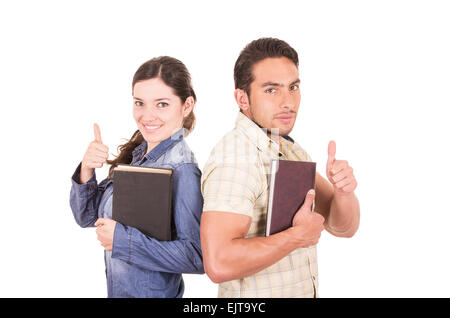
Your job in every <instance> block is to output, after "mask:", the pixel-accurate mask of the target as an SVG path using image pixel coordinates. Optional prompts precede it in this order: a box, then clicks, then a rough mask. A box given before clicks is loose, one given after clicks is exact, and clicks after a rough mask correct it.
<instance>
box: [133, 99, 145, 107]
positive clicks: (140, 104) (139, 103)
mask: <svg viewBox="0 0 450 318" xmlns="http://www.w3.org/2000/svg"><path fill="white" fill-rule="evenodd" d="M134 104H135V105H136V106H144V103H143V102H141V101H138V100H136V101H134Z"/></svg>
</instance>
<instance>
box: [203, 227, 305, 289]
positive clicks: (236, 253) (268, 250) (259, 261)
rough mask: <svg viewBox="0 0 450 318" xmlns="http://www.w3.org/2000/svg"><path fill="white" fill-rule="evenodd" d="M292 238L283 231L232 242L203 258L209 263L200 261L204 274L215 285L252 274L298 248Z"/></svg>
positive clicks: (288, 232) (288, 230) (292, 236)
mask: <svg viewBox="0 0 450 318" xmlns="http://www.w3.org/2000/svg"><path fill="white" fill-rule="evenodd" d="M294 235H295V234H294V233H291V229H287V230H285V231H283V232H280V233H277V234H274V235H270V236H268V237H253V238H236V239H233V240H231V241H230V242H229V243H228V244H226V245H224V246H223V250H221V251H218V250H217V251H216V253H213V254H211V255H204V257H205V259H206V260H209V261H204V265H205V271H206V272H207V273H208V275H209V276H210V278H211V279H212V280H213V281H214V282H215V283H221V282H224V281H229V280H233V279H240V278H244V277H247V276H250V275H253V274H255V273H257V272H259V271H261V270H263V269H265V268H267V267H269V266H271V265H273V264H275V263H276V262H277V261H279V260H280V259H282V258H283V257H285V256H286V255H288V254H289V253H290V252H292V251H293V250H295V249H296V248H298V247H299V246H298V240H296V239H294V238H295V236H294ZM210 251H211V250H210ZM211 252H212V251H211Z"/></svg>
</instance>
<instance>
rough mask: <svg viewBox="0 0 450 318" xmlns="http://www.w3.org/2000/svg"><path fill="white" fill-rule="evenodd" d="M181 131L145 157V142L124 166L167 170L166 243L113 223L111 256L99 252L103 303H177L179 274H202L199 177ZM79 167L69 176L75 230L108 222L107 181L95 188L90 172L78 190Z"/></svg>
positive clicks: (110, 185)
mask: <svg viewBox="0 0 450 318" xmlns="http://www.w3.org/2000/svg"><path fill="white" fill-rule="evenodd" d="M183 136H184V129H181V130H179V131H177V132H176V133H175V134H173V135H172V136H171V137H170V138H168V139H166V140H164V141H162V142H161V143H159V144H158V145H157V146H156V147H155V148H154V149H152V150H151V151H150V152H149V153H148V154H147V155H146V156H145V157H143V155H144V154H145V152H146V150H147V142H146V141H143V142H142V143H141V144H140V145H139V146H137V147H136V148H135V149H134V151H133V153H132V154H133V159H132V161H131V163H130V164H132V165H136V166H147V167H154V168H169V169H173V194H172V209H173V226H172V237H173V238H174V239H173V240H172V241H164V242H163V241H158V240H156V239H154V238H152V237H148V236H146V235H144V234H143V233H142V232H140V231H139V230H137V229H136V228H133V227H131V226H125V225H123V224H120V223H119V222H117V223H116V227H115V231H114V241H113V248H112V251H105V265H106V278H107V286H108V297H182V296H183V292H184V282H183V278H182V275H181V273H197V274H203V273H204V270H203V262H202V254H201V248H200V217H201V213H202V207H203V198H202V195H201V191H200V177H201V172H200V170H199V169H198V165H197V162H196V160H195V157H194V155H193V153H192V151H191V150H190V149H189V147H188V145H187V144H186V142H185V141H184V138H183ZM80 169H81V163H80V164H79V166H78V168H77V169H76V171H75V173H74V174H73V176H72V188H71V191H70V206H71V208H72V212H73V215H74V217H75V220H76V222H77V223H78V224H79V225H80V226H81V227H92V226H94V223H95V222H96V220H97V219H98V218H99V217H103V218H111V215H112V199H113V180H112V179H105V180H103V181H102V182H100V184H97V180H96V177H95V172H94V174H93V176H92V177H91V179H89V180H88V182H87V183H86V184H80Z"/></svg>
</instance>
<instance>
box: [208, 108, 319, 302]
mask: <svg viewBox="0 0 450 318" xmlns="http://www.w3.org/2000/svg"><path fill="white" fill-rule="evenodd" d="M272 159H282V160H283V159H284V160H297V161H311V158H310V156H309V155H308V154H307V153H306V152H305V151H304V150H303V149H302V148H301V147H300V146H299V145H298V144H297V143H295V142H294V141H293V140H292V139H291V138H290V137H287V136H285V137H284V138H281V143H280V144H277V143H275V142H273V141H272V140H271V139H270V138H269V137H268V136H267V134H266V132H265V131H264V130H263V129H261V128H260V127H258V125H256V124H255V123H254V122H253V121H251V120H250V119H249V118H247V116H245V115H244V114H242V113H239V114H238V117H237V120H236V126H235V128H234V129H233V130H232V131H230V132H229V133H228V134H226V135H225V136H224V137H223V138H222V140H221V141H220V142H219V143H218V144H217V145H216V146H215V148H214V149H213V151H212V152H211V155H210V157H209V160H208V162H207V163H206V165H205V168H204V170H203V176H202V179H201V183H202V194H203V198H204V206H203V211H204V212H206V211H223V212H230V213H237V214H243V215H247V216H249V217H251V218H252V222H251V226H250V229H249V230H248V233H247V235H246V237H247V238H250V237H256V236H264V235H265V228H266V213H267V204H268V194H269V177H270V161H271V160H272ZM317 276H318V273H317V252H316V247H315V246H311V247H308V248H299V249H297V250H294V251H293V252H291V253H290V254H288V255H287V256H285V257H284V258H282V259H281V260H280V261H278V262H277V263H275V264H273V265H271V266H269V267H267V268H266V269H264V270H262V271H260V272H258V273H256V274H254V275H251V276H248V277H244V278H241V279H236V280H231V281H227V282H224V283H221V284H220V285H219V297H259V298H263V297H317V287H318V279H317Z"/></svg>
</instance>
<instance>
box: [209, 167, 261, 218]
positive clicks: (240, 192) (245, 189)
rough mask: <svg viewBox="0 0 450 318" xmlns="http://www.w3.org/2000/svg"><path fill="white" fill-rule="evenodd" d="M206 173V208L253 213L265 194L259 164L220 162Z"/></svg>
mask: <svg viewBox="0 0 450 318" xmlns="http://www.w3.org/2000/svg"><path fill="white" fill-rule="evenodd" d="M204 170H205V171H204V172H203V176H202V194H203V199H204V205H203V211H204V212H206V211H222V212H232V213H238V214H243V215H247V216H250V217H252V216H253V210H254V206H255V202H256V200H257V198H258V197H259V195H260V194H261V180H259V171H258V167H257V165H255V164H252V163H245V162H238V163H236V162H234V163H218V164H214V165H211V166H209V167H205V169H204Z"/></svg>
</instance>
